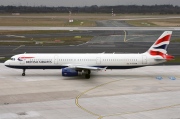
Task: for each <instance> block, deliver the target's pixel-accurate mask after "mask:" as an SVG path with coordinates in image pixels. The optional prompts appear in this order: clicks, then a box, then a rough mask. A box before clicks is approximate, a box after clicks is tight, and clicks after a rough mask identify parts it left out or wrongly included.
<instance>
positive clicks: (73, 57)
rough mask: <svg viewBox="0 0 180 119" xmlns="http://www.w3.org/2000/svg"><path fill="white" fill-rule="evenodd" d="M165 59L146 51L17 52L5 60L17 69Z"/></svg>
mask: <svg viewBox="0 0 180 119" xmlns="http://www.w3.org/2000/svg"><path fill="white" fill-rule="evenodd" d="M165 61H166V60H155V59H154V57H153V56H151V55H149V54H148V53H143V54H106V53H105V54H104V53H99V54H98V53H97V54H19V55H15V56H13V57H12V58H11V60H8V61H6V62H5V65H6V66H8V67H11V68H18V69H61V68H65V67H67V65H85V66H92V67H101V68H104V67H107V69H128V68H136V67H141V66H148V65H154V64H158V63H162V62H165Z"/></svg>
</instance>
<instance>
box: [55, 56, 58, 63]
mask: <svg viewBox="0 0 180 119" xmlns="http://www.w3.org/2000/svg"><path fill="white" fill-rule="evenodd" d="M54 64H58V55H55V56H54Z"/></svg>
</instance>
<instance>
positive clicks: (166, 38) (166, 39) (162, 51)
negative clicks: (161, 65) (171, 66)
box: [147, 31, 174, 60]
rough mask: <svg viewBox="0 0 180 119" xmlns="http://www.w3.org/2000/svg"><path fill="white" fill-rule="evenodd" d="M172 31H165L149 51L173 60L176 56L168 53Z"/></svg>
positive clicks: (151, 53) (153, 54)
mask: <svg viewBox="0 0 180 119" xmlns="http://www.w3.org/2000/svg"><path fill="white" fill-rule="evenodd" d="M171 35H172V31H165V32H164V33H163V34H162V35H161V36H160V37H159V38H158V39H157V41H156V42H155V43H154V44H153V45H152V46H151V47H150V49H149V50H148V51H147V52H148V53H149V54H150V55H151V56H160V57H161V58H162V59H165V60H172V59H174V56H171V55H168V54H167V49H168V45H169V43H170V39H171ZM159 59H160V58H159Z"/></svg>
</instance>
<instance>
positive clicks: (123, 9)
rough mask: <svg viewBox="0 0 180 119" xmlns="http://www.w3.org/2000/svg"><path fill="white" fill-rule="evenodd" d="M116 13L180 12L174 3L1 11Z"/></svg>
mask: <svg viewBox="0 0 180 119" xmlns="http://www.w3.org/2000/svg"><path fill="white" fill-rule="evenodd" d="M112 11H113V13H115V14H117V13H118V14H119V13H121V14H131V13H140V14H180V7H179V6H173V5H150V6H149V5H141V6H140V5H117V6H97V5H92V6H84V7H46V6H0V13H69V12H71V13H112Z"/></svg>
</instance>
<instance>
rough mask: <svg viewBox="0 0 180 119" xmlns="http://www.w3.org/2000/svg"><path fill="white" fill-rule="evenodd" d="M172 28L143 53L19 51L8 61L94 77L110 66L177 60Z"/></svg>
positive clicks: (10, 64) (67, 74)
mask: <svg viewBox="0 0 180 119" xmlns="http://www.w3.org/2000/svg"><path fill="white" fill-rule="evenodd" d="M171 35H172V31H164V33H163V34H162V35H161V36H160V37H159V38H158V39H157V40H156V41H155V43H154V44H153V45H152V46H151V47H150V48H149V50H148V51H146V52H145V53H141V54H132V53H131V54H116V53H90V54H82V53H79V54H77V53H76V54H74V53H71V54H66V53H64V54H32V53H31V54H29V53H25V54H18V55H15V56H12V57H11V59H9V60H7V61H6V62H5V63H4V64H5V66H7V67H10V68H16V69H22V70H23V73H22V76H25V71H26V69H62V76H64V77H73V76H79V75H84V76H85V78H86V79H89V78H90V75H91V71H100V70H106V69H130V68H138V67H144V66H151V65H155V64H159V63H163V62H166V61H169V60H173V59H174V56H171V55H168V54H167V48H168V45H169V43H170V38H171Z"/></svg>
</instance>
